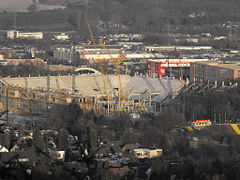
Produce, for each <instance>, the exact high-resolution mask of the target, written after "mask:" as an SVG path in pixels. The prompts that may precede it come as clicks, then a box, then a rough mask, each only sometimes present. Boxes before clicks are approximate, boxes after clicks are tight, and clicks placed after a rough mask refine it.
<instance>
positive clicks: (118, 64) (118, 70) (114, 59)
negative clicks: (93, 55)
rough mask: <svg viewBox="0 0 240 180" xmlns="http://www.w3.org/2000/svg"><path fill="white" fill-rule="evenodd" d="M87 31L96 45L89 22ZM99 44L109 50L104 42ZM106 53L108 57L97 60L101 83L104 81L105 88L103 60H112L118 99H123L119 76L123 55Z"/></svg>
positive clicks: (92, 42)
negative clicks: (101, 75) (117, 85)
mask: <svg viewBox="0 0 240 180" xmlns="http://www.w3.org/2000/svg"><path fill="white" fill-rule="evenodd" d="M88 31H89V34H90V39H91V44H92V45H95V46H96V45H97V43H96V40H95V38H94V35H93V31H92V27H91V25H90V24H88ZM99 45H100V46H101V48H102V49H105V50H109V49H108V48H107V46H106V45H105V44H104V43H102V42H99ZM108 55H109V59H98V62H99V64H100V71H101V72H102V74H103V83H104V87H105V88H104V89H106V83H105V82H106V81H105V79H106V77H105V70H104V62H105V61H106V60H113V62H114V65H115V67H116V76H117V77H118V81H119V87H118V88H119V94H118V100H119V101H120V102H121V101H122V100H123V98H124V96H123V90H122V82H121V77H120V63H121V62H122V61H123V59H124V55H122V54H120V55H119V56H118V57H117V58H114V57H112V55H111V54H110V53H109V54H108ZM108 93H109V92H108Z"/></svg>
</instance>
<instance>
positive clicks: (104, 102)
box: [1, 74, 182, 114]
mask: <svg viewBox="0 0 240 180" xmlns="http://www.w3.org/2000/svg"><path fill="white" fill-rule="evenodd" d="M181 86H182V85H181V82H180V81H179V80H177V79H170V78H152V77H146V76H129V75H101V74H100V75H99V74H94V75H75V74H73V75H68V76H38V77H30V76H29V77H14V78H11V77H7V78H2V79H1V89H2V91H1V96H2V97H3V98H5V100H4V103H5V106H6V105H7V106H9V108H10V109H11V108H12V109H13V110H16V108H20V109H21V107H23V106H24V104H25V103H26V101H31V102H36V103H40V102H42V103H43V104H44V103H45V104H46V103H47V104H69V103H71V102H72V100H73V99H74V100H75V102H78V103H79V105H80V107H81V108H82V109H83V110H86V111H91V110H93V111H95V112H101V113H109V114H110V113H116V112H126V113H131V112H146V111H156V110H157V109H158V108H159V105H162V104H163V103H164V102H166V99H168V97H169V96H171V97H173V96H174V95H176V94H177V93H178V91H179V90H180V89H181ZM9 98H11V99H14V104H11V103H9V102H8V100H6V99H9Z"/></svg>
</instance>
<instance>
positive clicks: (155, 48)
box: [144, 46, 212, 51]
mask: <svg viewBox="0 0 240 180" xmlns="http://www.w3.org/2000/svg"><path fill="white" fill-rule="evenodd" d="M144 49H145V51H199V50H211V49H212V47H211V46H145V47H144Z"/></svg>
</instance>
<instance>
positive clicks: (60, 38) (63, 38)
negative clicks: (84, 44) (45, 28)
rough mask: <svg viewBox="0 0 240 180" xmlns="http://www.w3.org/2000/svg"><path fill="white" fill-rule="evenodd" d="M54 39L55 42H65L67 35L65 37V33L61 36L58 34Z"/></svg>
mask: <svg viewBox="0 0 240 180" xmlns="http://www.w3.org/2000/svg"><path fill="white" fill-rule="evenodd" d="M55 39H57V40H63V41H64V40H67V39H69V35H67V34H65V33H61V34H59V35H56V36H55Z"/></svg>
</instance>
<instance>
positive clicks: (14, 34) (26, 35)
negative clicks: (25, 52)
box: [7, 30, 43, 39]
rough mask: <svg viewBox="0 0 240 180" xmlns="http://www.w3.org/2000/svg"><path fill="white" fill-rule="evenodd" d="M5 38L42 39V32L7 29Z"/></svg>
mask: <svg viewBox="0 0 240 180" xmlns="http://www.w3.org/2000/svg"><path fill="white" fill-rule="evenodd" d="M7 38H8V39H15V38H20V39H43V33H42V32H19V31H16V30H9V31H7Z"/></svg>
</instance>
